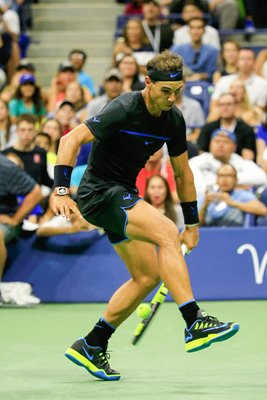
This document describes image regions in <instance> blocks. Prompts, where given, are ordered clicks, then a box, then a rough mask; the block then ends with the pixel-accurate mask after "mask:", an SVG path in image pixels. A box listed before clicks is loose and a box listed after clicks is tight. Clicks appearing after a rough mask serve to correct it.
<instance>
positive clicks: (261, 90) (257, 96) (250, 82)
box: [212, 74, 267, 107]
mask: <svg viewBox="0 0 267 400" xmlns="http://www.w3.org/2000/svg"><path fill="white" fill-rule="evenodd" d="M238 78H239V75H238V74H231V75H227V76H223V77H222V78H220V79H219V80H218V82H217V83H216V85H215V87H214V91H213V93H212V99H214V100H218V98H219V97H220V96H221V94H223V93H227V92H228V91H229V88H230V86H231V83H232V82H233V81H234V80H236V79H238ZM244 83H245V86H246V89H247V92H248V97H249V100H250V104H251V106H260V107H265V106H266V104H267V81H266V79H264V78H262V77H261V76H258V75H256V74H251V76H250V78H248V79H247V80H245V81H244Z"/></svg>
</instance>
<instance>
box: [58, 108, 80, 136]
mask: <svg viewBox="0 0 267 400" xmlns="http://www.w3.org/2000/svg"><path fill="white" fill-rule="evenodd" d="M55 117H56V119H57V120H58V121H59V122H60V125H61V127H62V136H64V135H66V134H67V133H68V132H70V131H71V130H72V129H73V128H75V126H77V125H78V121H77V120H76V118H75V108H74V105H73V104H72V102H71V101H68V100H63V101H62V102H61V103H60V104H59V106H58V108H57V110H56V112H55Z"/></svg>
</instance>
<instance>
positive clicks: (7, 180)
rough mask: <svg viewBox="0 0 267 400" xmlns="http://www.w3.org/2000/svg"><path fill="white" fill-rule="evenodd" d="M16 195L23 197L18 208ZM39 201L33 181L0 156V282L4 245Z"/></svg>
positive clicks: (5, 253)
mask: <svg viewBox="0 0 267 400" xmlns="http://www.w3.org/2000/svg"><path fill="white" fill-rule="evenodd" d="M18 195H24V196H25V198H24V201H23V202H22V204H20V206H18V204H17V196H18ZM40 200H41V191H40V188H39V186H38V185H37V184H36V183H35V181H34V180H33V179H32V178H31V177H30V176H29V175H28V174H27V173H25V172H24V171H22V170H21V169H20V168H19V167H17V166H16V165H15V164H13V163H12V162H11V161H9V160H8V159H7V158H6V157H5V156H4V155H2V154H0V280H1V278H2V275H3V271H4V267H5V263H6V259H7V250H6V244H7V243H8V242H9V241H10V240H12V239H13V238H15V237H17V235H18V233H19V229H20V224H21V223H22V221H23V219H24V218H25V217H26V216H27V215H28V214H29V212H30V211H31V210H32V209H33V208H34V206H35V205H36V204H37V203H38V202H39V201H40Z"/></svg>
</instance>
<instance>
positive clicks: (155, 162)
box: [136, 148, 179, 204]
mask: <svg viewBox="0 0 267 400" xmlns="http://www.w3.org/2000/svg"><path fill="white" fill-rule="evenodd" d="M153 175H161V176H163V177H164V178H165V179H166V180H167V182H168V185H169V188H170V191H171V196H172V199H173V202H174V204H177V203H178V201H179V199H178V197H177V191H176V184H175V180H174V175H173V170H172V167H171V165H170V162H169V160H168V157H167V156H166V155H165V154H164V155H163V149H162V148H161V149H160V150H158V151H156V153H154V154H153V155H152V156H151V157H150V158H149V160H148V161H147V163H146V165H145V167H144V168H142V169H141V171H140V172H139V174H138V176H137V179H136V187H137V189H138V192H139V195H140V196H141V197H144V194H145V188H146V182H147V180H148V178H150V177H151V176H153Z"/></svg>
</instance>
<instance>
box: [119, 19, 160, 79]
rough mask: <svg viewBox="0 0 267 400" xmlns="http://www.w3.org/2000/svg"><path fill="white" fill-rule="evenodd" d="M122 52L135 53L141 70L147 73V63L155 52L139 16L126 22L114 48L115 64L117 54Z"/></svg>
mask: <svg viewBox="0 0 267 400" xmlns="http://www.w3.org/2000/svg"><path fill="white" fill-rule="evenodd" d="M120 53H121V54H125V53H127V54H129V53H134V56H135V58H136V61H137V63H138V65H139V66H140V68H141V72H142V73H145V66H146V63H147V61H148V60H149V59H150V58H151V57H152V56H153V55H154V53H153V49H152V47H151V45H150V44H149V41H148V38H147V36H146V34H145V31H144V28H143V26H142V23H141V20H140V19H139V18H132V19H129V20H128V21H127V22H126V24H125V26H124V29H123V35H122V37H120V38H118V39H117V41H116V43H115V46H114V49H113V57H114V65H115V64H116V56H117V55H118V54H120Z"/></svg>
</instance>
